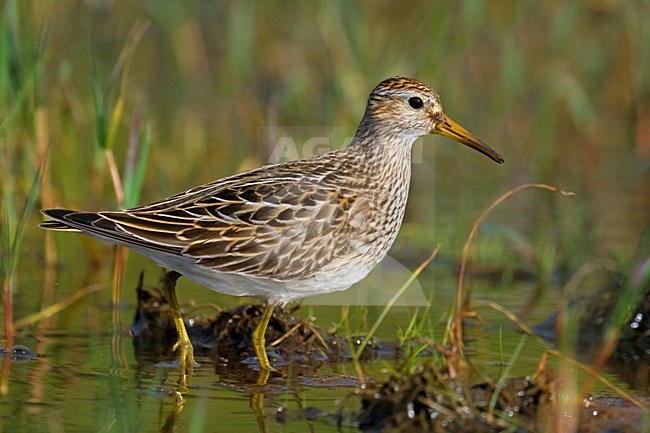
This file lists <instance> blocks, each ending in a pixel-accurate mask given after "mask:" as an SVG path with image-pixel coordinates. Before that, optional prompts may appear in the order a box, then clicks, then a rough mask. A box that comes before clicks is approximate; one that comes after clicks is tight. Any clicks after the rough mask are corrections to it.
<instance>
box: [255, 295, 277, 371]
mask: <svg viewBox="0 0 650 433" xmlns="http://www.w3.org/2000/svg"><path fill="white" fill-rule="evenodd" d="M274 309H275V304H274V303H272V302H269V305H267V306H266V309H265V310H264V313H263V314H262V317H261V318H260V321H259V323H258V324H257V326H256V327H255V330H254V331H253V337H252V340H253V349H255V354H256V355H257V359H258V361H259V363H260V368H261V369H262V370H263V371H275V369H274V368H273V367H271V363H270V362H269V357H268V356H267V355H266V339H265V338H264V334H266V328H267V326H268V325H269V320H271V316H272V315H273V310H274Z"/></svg>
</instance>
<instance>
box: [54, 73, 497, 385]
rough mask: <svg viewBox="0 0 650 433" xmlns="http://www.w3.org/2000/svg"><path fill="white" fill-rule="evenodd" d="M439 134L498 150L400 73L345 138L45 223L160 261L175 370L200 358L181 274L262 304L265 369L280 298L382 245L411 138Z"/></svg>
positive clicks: (351, 276)
mask: <svg viewBox="0 0 650 433" xmlns="http://www.w3.org/2000/svg"><path fill="white" fill-rule="evenodd" d="M429 134H440V135H443V136H446V137H448V138H451V139H453V140H455V141H457V142H459V143H462V144H464V145H466V146H469V147H470V148H472V149H475V150H477V151H479V152H481V153H483V154H484V155H486V156H487V157H489V158H491V159H492V160H494V161H495V162H497V163H503V162H504V159H503V158H502V157H501V155H499V154H498V153H497V152H496V151H495V150H494V149H492V148H491V147H489V146H488V145H487V144H485V143H484V142H483V141H481V140H480V139H479V138H477V137H475V136H474V135H473V134H471V133H470V132H468V131H467V130H465V129H464V128H463V127H461V126H460V125H459V124H457V123H456V122H454V121H453V120H451V119H450V118H449V117H448V116H447V115H446V114H445V113H444V112H443V109H442V105H441V103H440V98H439V96H438V94H437V93H436V92H435V91H434V90H433V89H432V88H431V87H429V86H428V85H426V84H425V83H423V82H421V81H418V80H416V79H412V78H407V77H402V76H395V77H391V78H388V79H386V80H383V81H381V82H380V83H379V84H378V85H377V86H376V87H375V88H374V89H373V90H372V92H371V93H370V96H369V98H368V101H367V104H366V109H365V113H364V115H363V117H362V119H361V122H360V123H359V126H358V128H357V130H356V134H355V135H354V137H353V139H352V140H351V141H350V143H349V144H347V145H346V146H344V147H341V148H339V149H336V150H332V151H330V152H328V153H324V154H321V155H316V156H313V157H309V158H305V159H299V160H295V161H288V162H282V163H277V164H270V165H265V166H261V167H259V168H255V169H252V170H249V171H244V172H241V173H239V174H235V175H232V176H229V177H224V178H222V179H218V180H215V181H213V182H210V183H207V184H204V185H200V186H197V187H194V188H192V189H189V190H187V191H185V192H181V193H179V194H176V195H173V196H171V197H169V198H166V199H164V200H161V201H158V202H155V203H152V204H148V205H144V206H139V207H134V208H130V209H124V210H115V211H100V212H83V211H73V210H66V209H43V210H41V212H42V213H43V214H45V215H46V216H47V217H48V218H49V220H46V221H44V222H42V223H41V227H43V228H45V229H50V230H60V231H74V232H81V233H83V234H86V235H89V236H91V237H94V238H97V239H100V240H102V241H107V242H110V243H113V244H117V245H122V246H125V247H127V248H130V249H132V250H134V251H136V252H138V253H140V254H142V255H144V256H146V257H148V258H150V259H151V260H153V261H154V262H156V263H157V264H159V265H160V266H162V267H163V268H165V269H166V270H167V273H166V274H165V275H164V277H163V281H162V286H163V290H164V294H165V297H166V298H167V300H168V302H169V304H170V307H171V312H172V315H173V319H174V324H175V326H176V330H177V334H178V340H177V342H176V344H175V345H174V346H173V350H174V351H178V353H179V359H180V370H181V378H183V377H188V376H189V377H191V374H192V368H193V367H194V366H195V365H196V363H195V360H194V351H193V347H192V343H191V342H190V339H189V337H188V334H187V330H186V329H185V325H184V323H183V319H182V315H181V311H180V308H179V305H178V301H177V298H176V281H177V280H178V278H179V277H180V276H184V277H186V278H188V279H190V280H193V281H195V282H196V283H198V284H200V285H203V286H205V287H207V288H209V289H212V290H215V291H217V292H220V293H224V294H228V295H235V296H251V297H257V298H261V299H263V300H265V301H266V302H267V306H266V308H265V309H264V311H263V313H262V316H261V318H260V320H259V322H258V324H257V326H256V328H255V329H254V331H253V334H252V338H251V339H252V343H253V348H254V350H255V354H256V356H257V359H258V362H259V367H260V371H265V372H271V371H274V369H273V367H272V366H271V364H270V361H269V358H268V356H267V353H266V347H265V346H266V342H265V331H266V328H267V326H268V323H269V320H270V319H271V317H272V314H273V311H274V309H275V308H276V307H277V306H282V305H285V304H287V303H289V302H291V301H294V300H297V299H301V298H304V297H307V296H310V295H316V294H322V293H329V292H335V291H340V290H345V289H347V288H349V287H350V286H352V285H353V284H354V283H356V282H358V281H360V280H362V279H363V278H364V277H365V276H366V275H368V273H369V272H370V271H371V270H372V269H373V268H374V267H375V266H376V265H377V264H378V263H379V262H380V261H381V260H382V259H383V258H384V257H385V256H386V254H387V253H388V250H389V248H390V247H391V245H392V244H393V241H394V240H395V238H396V237H397V233H398V231H399V228H400V226H401V224H402V220H403V218H404V212H405V208H406V204H407V198H408V192H409V186H410V180H411V154H412V148H413V143H414V142H415V140H416V139H418V138H420V137H422V136H426V135H429Z"/></svg>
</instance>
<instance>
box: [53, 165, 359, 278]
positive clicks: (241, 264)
mask: <svg viewBox="0 0 650 433" xmlns="http://www.w3.org/2000/svg"><path fill="white" fill-rule="evenodd" d="M321 168H322V167H321ZM298 173H299V174H298ZM352 191H353V188H348V187H346V186H345V185H344V184H342V182H341V181H340V178H339V177H338V175H337V173H336V170H331V169H330V170H324V169H323V170H317V169H316V170H314V171H313V172H311V173H305V171H304V170H295V167H293V168H292V166H291V165H284V166H279V167H278V166H274V170H273V171H272V172H267V171H265V170H262V169H261V170H254V171H252V172H247V173H244V174H241V175H235V176H232V177H229V178H225V179H222V180H220V181H217V182H214V183H211V184H207V185H203V186H200V187H197V188H194V189H191V190H189V191H187V192H185V193H181V194H177V195H175V196H172V197H170V198H168V199H166V200H163V201H161V202H157V203H153V204H151V205H148V206H142V207H138V208H134V209H128V210H124V211H116V212H98V213H66V214H65V215H58V216H56V215H52V214H51V213H47V212H46V214H48V215H50V216H53V217H54V218H55V219H56V220H58V221H60V222H62V223H63V224H68V225H70V226H72V227H73V228H74V229H77V230H81V231H88V232H93V233H95V234H98V235H100V236H102V237H104V238H109V239H112V240H115V241H116V242H118V243H122V244H126V245H127V246H128V245H135V246H140V247H144V248H146V249H154V250H158V251H163V252H167V253H172V254H176V255H182V256H185V257H188V258H192V259H195V260H196V261H197V264H198V265H200V266H205V267H209V268H212V269H214V270H217V271H222V272H237V273H242V274H248V275H255V276H258V277H266V278H274V279H278V280H293V279H304V278H309V277H312V276H314V275H315V274H316V273H317V271H318V270H319V269H321V268H322V267H323V266H326V265H327V264H328V263H330V262H331V261H332V260H334V259H336V258H341V257H345V256H347V255H348V254H349V252H350V249H352V248H353V245H354V242H356V241H357V239H356V237H355V235H354V233H353V232H354V231H355V230H357V228H356V227H353V226H351V225H350V224H349V222H350V220H351V217H350V209H351V208H352V207H353V206H354V207H355V208H359V203H357V204H356V205H355V201H357V198H358V196H357V195H356V194H355V193H353V192H352ZM53 224H56V223H53ZM51 228H56V227H51Z"/></svg>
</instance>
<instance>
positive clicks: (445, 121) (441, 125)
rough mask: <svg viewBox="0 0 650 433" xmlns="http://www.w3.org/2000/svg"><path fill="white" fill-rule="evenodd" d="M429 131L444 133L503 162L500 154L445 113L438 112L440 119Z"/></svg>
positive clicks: (500, 162)
mask: <svg viewBox="0 0 650 433" xmlns="http://www.w3.org/2000/svg"><path fill="white" fill-rule="evenodd" d="M431 133H432V134H440V135H444V136H445V137H449V138H451V139H452V140H455V141H457V142H459V143H463V144H464V145H466V146H469V147H471V148H472V149H474V150H478V151H479V152H481V153H482V154H483V155H486V156H488V157H490V158H491V159H492V160H494V161H496V162H498V163H499V164H502V163H503V162H504V160H503V158H502V157H501V155H499V154H498V153H497V152H496V151H495V150H494V149H492V148H491V147H490V146H488V145H487V144H485V143H483V141H481V140H480V139H479V138H477V137H475V136H474V134H472V133H470V132H469V131H467V130H465V128H463V127H462V126H460V125H459V124H458V123H456V122H454V121H453V120H451V119H450V118H449V117H447V116H446V115H445V114H442V113H441V114H440V120H439V121H438V122H436V125H435V126H434V127H433V129H432V130H431Z"/></svg>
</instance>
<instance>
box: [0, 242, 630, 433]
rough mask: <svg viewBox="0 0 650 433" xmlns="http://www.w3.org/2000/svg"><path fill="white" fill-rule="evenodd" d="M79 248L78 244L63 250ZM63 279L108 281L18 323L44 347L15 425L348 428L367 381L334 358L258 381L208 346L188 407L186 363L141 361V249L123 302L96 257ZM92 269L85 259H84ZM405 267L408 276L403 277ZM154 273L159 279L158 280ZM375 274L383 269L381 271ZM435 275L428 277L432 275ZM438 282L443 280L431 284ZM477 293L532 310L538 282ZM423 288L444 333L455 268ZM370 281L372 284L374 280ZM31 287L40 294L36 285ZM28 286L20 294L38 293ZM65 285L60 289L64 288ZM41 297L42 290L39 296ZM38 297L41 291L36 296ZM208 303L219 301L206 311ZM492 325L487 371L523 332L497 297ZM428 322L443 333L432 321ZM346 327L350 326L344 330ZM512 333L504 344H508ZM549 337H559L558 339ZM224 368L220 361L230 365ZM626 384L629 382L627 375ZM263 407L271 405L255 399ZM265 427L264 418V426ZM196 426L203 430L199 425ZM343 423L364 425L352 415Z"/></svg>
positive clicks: (538, 313)
mask: <svg viewBox="0 0 650 433" xmlns="http://www.w3.org/2000/svg"><path fill="white" fill-rule="evenodd" d="M65 251H68V248H65V249H64V254H66V253H65ZM62 263H63V267H62V268H61V270H60V271H59V276H60V281H61V282H60V283H59V284H58V285H57V290H58V291H60V292H63V291H68V292H72V291H74V289H76V288H78V287H82V286H83V285H84V284H86V281H93V282H95V281H102V282H103V283H102V285H103V286H104V287H103V288H102V289H101V290H98V291H95V292H92V293H91V294H89V295H87V296H85V297H84V298H82V299H81V300H80V301H78V302H76V303H74V304H73V305H72V306H70V307H69V308H67V309H66V310H64V311H63V312H62V313H60V314H58V315H56V316H55V317H53V318H50V319H47V320H45V321H43V322H40V323H39V324H38V325H37V326H35V327H28V328H26V329H25V330H23V331H21V332H19V333H18V337H17V343H19V344H23V345H25V346H27V347H29V348H30V349H31V350H33V351H34V352H36V353H38V354H39V355H40V356H39V357H37V358H33V359H31V360H29V361H28V362H25V363H20V364H18V363H13V364H12V366H11V375H10V381H9V394H8V396H7V397H5V398H4V399H3V404H2V422H3V426H4V428H6V429H7V430H13V429H23V428H28V429H29V431H66V432H67V431H120V432H121V431H147V432H148V431H152V432H153V431H161V429H162V428H163V426H165V425H166V423H169V422H172V423H173V424H174V425H175V426H176V427H175V430H174V431H235V430H240V431H257V429H261V428H267V429H269V431H317V432H329V431H332V432H333V431H338V430H337V428H338V427H337V425H338V423H342V425H343V426H346V425H350V424H351V423H352V418H353V413H354V411H355V410H356V409H358V402H357V401H356V400H355V399H354V398H351V393H352V392H353V389H354V387H355V386H356V385H357V380H356V376H355V370H354V367H353V366H352V364H350V363H339V364H336V365H330V364H329V363H324V364H323V365H322V366H321V367H320V368H318V369H316V370H314V371H312V372H310V373H307V374H304V373H303V375H300V376H298V377H294V376H292V375H291V374H289V377H285V378H282V377H272V378H271V380H270V381H269V383H268V384H267V385H266V386H264V387H259V386H257V385H256V383H255V381H256V373H255V372H253V371H252V370H251V367H250V366H248V365H244V364H239V363H231V364H229V367H227V369H226V371H227V373H226V372H224V371H223V370H219V369H215V365H214V364H213V361H212V360H210V359H208V358H206V357H198V358H197V361H198V362H200V363H201V364H202V365H201V366H200V367H197V368H196V369H195V370H194V376H193V378H192V386H191V388H190V389H189V392H188V393H187V394H185V397H184V403H183V405H182V411H180V413H176V411H177V409H178V406H177V405H176V403H177V400H176V397H175V394H174V392H173V391H174V390H175V381H176V380H177V371H176V369H175V368H168V367H167V368H165V367H160V366H155V365H154V363H153V362H150V361H147V362H143V363H140V362H138V361H137V360H136V359H135V357H134V349H133V344H132V338H131V336H130V334H129V331H128V328H129V325H130V324H131V321H132V316H133V311H134V308H135V303H136V300H135V290H134V289H133V284H134V282H135V283H137V277H136V273H137V272H139V270H140V269H141V268H144V269H146V271H147V273H146V280H145V284H147V283H149V284H151V283H154V282H155V277H154V275H157V269H156V267H155V266H154V265H152V264H151V263H149V262H148V261H147V260H146V259H143V258H140V257H138V256H136V255H132V256H131V257H130V260H129V266H128V271H127V273H126V277H125V286H124V292H123V296H122V300H123V301H122V303H121V304H120V306H119V308H113V307H111V303H110V282H109V281H106V279H107V277H106V275H108V272H107V270H106V269H102V270H100V271H99V272H90V273H86V272H79V271H80V270H82V269H84V268H85V266H76V267H74V268H72V267H70V264H66V261H63V262H62ZM84 270H85V269H84ZM395 278H399V276H396V277H395ZM152 280H153V281H152ZM371 280H372V278H371ZM427 281H429V284H428V283H427ZM431 281H435V284H431ZM470 282H471V284H472V286H473V288H474V290H475V299H476V300H477V301H478V300H480V299H495V298H496V299H498V300H499V303H500V304H501V305H503V306H504V307H506V308H508V309H510V310H512V311H514V312H517V311H521V310H522V309H523V308H524V306H525V304H526V303H527V302H528V300H529V298H530V293H531V292H532V291H533V286H532V284H531V283H527V282H519V283H516V284H511V285H509V286H508V288H507V289H503V288H499V287H498V284H495V283H493V282H492V283H486V282H481V280H474V281H472V280H470ZM420 284H421V287H422V290H423V292H424V294H425V295H426V296H427V297H429V298H430V299H433V304H432V306H431V310H430V314H429V317H430V319H431V320H430V322H431V327H430V328H429V327H427V335H428V336H430V337H433V338H438V339H440V338H442V335H443V333H444V325H445V321H446V317H447V316H448V310H449V306H450V305H451V302H452V301H453V296H454V290H455V279H454V276H453V274H452V273H451V272H450V270H449V269H447V268H446V267H444V266H433V267H432V268H431V269H430V270H428V271H427V272H425V273H424V274H423V276H421V277H420ZM372 288H373V286H372V285H370V286H367V285H366V286H365V289H364V288H363V287H362V290H361V292H363V290H372ZM31 290H32V293H38V291H39V287H38V286H34V287H33V288H32V289H31ZM29 292H30V290H28V289H27V287H26V286H24V285H23V286H22V287H21V293H29ZM178 293H179V299H180V302H181V303H183V302H184V301H188V300H190V299H193V300H194V301H195V302H196V303H197V304H203V303H210V304H214V303H216V304H218V305H219V306H221V307H227V306H228V305H234V304H236V303H238V302H240V300H239V299H237V298H232V297H227V296H223V295H218V294H214V293H212V292H210V291H209V290H206V289H204V288H202V287H199V286H196V285H194V284H192V283H190V282H187V281H183V280H181V282H180V283H179V289H178ZM57 295H61V293H58V294H57ZM34 298H38V297H37V296H35V297H34ZM549 298H550V297H549V296H546V297H543V298H542V301H541V302H540V304H539V305H538V306H537V307H536V308H535V309H534V313H533V314H532V315H530V316H528V317H526V322H527V323H538V322H540V321H541V320H542V319H543V318H544V317H545V315H546V314H547V313H548V312H550V311H551V310H552V305H553V302H552V300H551V299H549ZM18 301H23V302H17V304H18V305H19V308H18V316H19V317H20V315H21V314H20V312H21V311H23V310H25V311H29V310H30V309H31V308H32V306H31V305H30V304H31V303H32V302H38V300H37V299H25V298H21V299H19V300H18ZM30 301H32V302H30ZM417 308H419V309H420V310H419V311H420V313H421V312H422V311H423V308H424V306H419V307H415V306H398V307H394V309H393V310H392V311H391V312H390V314H389V315H388V317H387V319H386V321H385V323H384V324H383V325H382V327H381V328H380V332H379V336H378V341H379V342H380V343H381V342H390V341H394V339H395V336H396V329H397V328H398V327H402V328H404V327H406V326H407V324H408V323H409V320H410V318H411V317H412V315H413V314H414V312H415V311H416V309H417ZM205 311H206V312H209V311H210V310H209V309H206V310H205ZM478 311H479V312H480V314H481V316H482V318H483V319H484V320H485V322H486V324H487V325H485V326H484V325H481V324H480V323H478V322H471V324H470V327H469V328H468V335H469V336H470V339H469V340H468V343H469V344H468V354H469V357H470V358H469V359H470V360H471V362H473V363H475V364H476V365H477V366H480V367H481V368H482V371H483V372H484V373H486V374H489V375H492V376H493V377H494V376H497V375H498V373H499V371H500V369H501V368H502V367H503V366H502V365H501V364H500V363H499V359H500V351H501V350H503V353H504V354H505V361H506V362H507V361H508V360H509V359H508V357H509V356H510V354H511V353H512V352H513V350H514V348H515V347H516V345H517V344H518V343H519V341H520V339H521V338H522V334H521V333H520V332H519V331H518V330H517V328H516V326H515V325H513V324H512V322H510V321H509V320H507V319H505V318H504V317H503V316H502V315H501V314H499V313H496V312H495V311H493V310H491V309H489V308H480V309H479V310H478ZM380 312H381V307H363V306H356V307H355V306H352V307H350V318H351V320H350V331H349V332H350V333H351V335H362V334H363V330H364V329H367V327H368V324H372V323H374V321H375V320H376V318H377V316H378V315H379V313H380ZM297 314H298V315H302V316H308V315H309V316H314V317H316V321H315V324H316V325H318V326H320V327H322V328H324V329H327V328H328V327H329V326H330V325H331V324H332V323H339V322H340V320H341V316H342V310H341V307H340V306H332V305H329V306H328V305H326V306H319V305H304V306H302V307H301V309H299V310H298V312H297ZM429 330H431V331H433V332H429ZM340 332H343V333H346V332H347V331H346V330H345V329H340ZM500 332H501V333H502V339H501V341H502V345H503V349H501V348H500V347H499V345H498V341H499V337H498V335H499V333H500ZM544 346H548V345H545V344H544V343H542V342H541V341H539V340H537V339H535V338H533V337H529V338H528V341H527V343H526V346H525V350H524V351H523V353H522V355H521V356H520V357H519V358H518V359H517V360H516V363H515V364H514V367H513V369H512V371H511V375H513V376H517V375H527V374H531V373H532V372H533V371H534V370H535V368H536V366H537V364H538V362H539V360H540V356H541V353H542V351H543V348H544ZM548 347H550V346H548ZM394 364H395V361H394V360H391V359H381V360H375V361H373V362H371V363H369V364H365V365H364V368H365V369H366V370H367V377H368V378H369V380H380V379H381V378H382V377H385V375H386V370H385V369H386V368H387V367H388V368H390V367H391V365H394ZM216 371H221V374H219V373H217V372H216ZM623 386H624V385H623ZM260 397H263V398H262V403H261V407H263V408H264V416H262V417H260V416H259V410H258V412H255V411H253V410H252V409H251V405H252V404H253V403H252V402H255V401H257V402H258V403H255V404H253V406H257V407H260V403H259V401H260ZM260 426H263V427H260ZM195 429H196V430H195ZM342 431H355V429H354V427H353V426H349V427H342Z"/></svg>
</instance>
